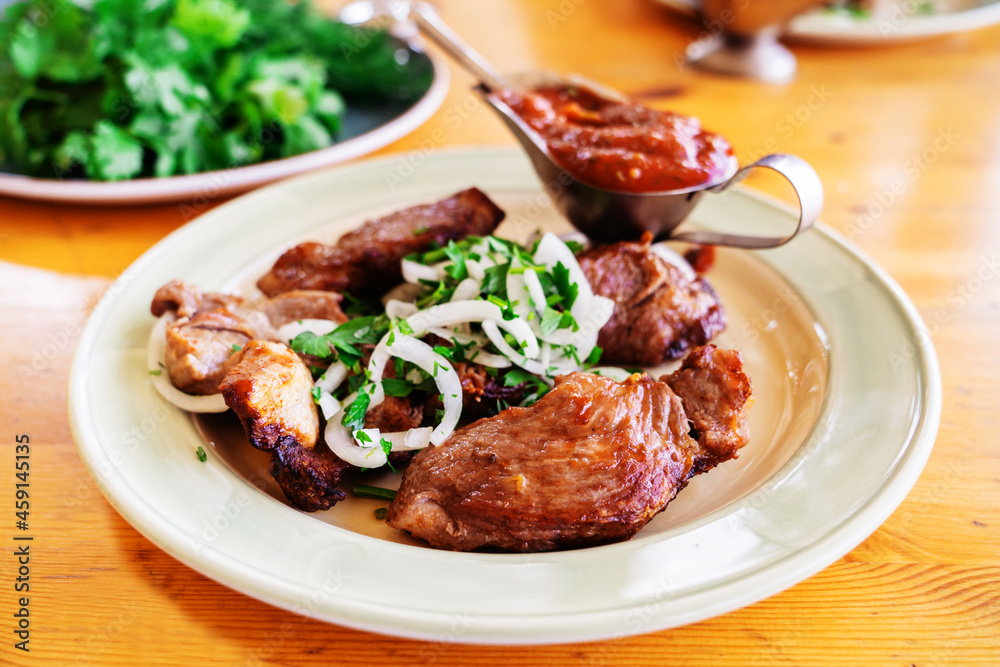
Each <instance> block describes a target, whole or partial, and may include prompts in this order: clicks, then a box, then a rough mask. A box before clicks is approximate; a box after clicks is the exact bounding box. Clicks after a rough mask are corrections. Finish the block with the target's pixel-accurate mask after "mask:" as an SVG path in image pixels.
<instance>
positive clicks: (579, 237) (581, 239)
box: [559, 232, 590, 248]
mask: <svg viewBox="0 0 1000 667" xmlns="http://www.w3.org/2000/svg"><path fill="white" fill-rule="evenodd" d="M559 240H560V241H562V242H563V243H569V242H570V241H575V242H577V243H579V244H580V245H581V246H583V247H584V248H589V247H590V239H589V238H587V235H586V234H584V233H583V232H565V233H563V234H560V235H559Z"/></svg>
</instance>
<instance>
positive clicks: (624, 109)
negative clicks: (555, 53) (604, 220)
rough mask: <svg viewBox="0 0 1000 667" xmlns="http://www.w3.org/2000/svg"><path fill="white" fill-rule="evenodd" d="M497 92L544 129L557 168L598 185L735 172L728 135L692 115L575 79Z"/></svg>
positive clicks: (719, 177)
mask: <svg viewBox="0 0 1000 667" xmlns="http://www.w3.org/2000/svg"><path fill="white" fill-rule="evenodd" d="M499 97H500V99H501V100H502V101H503V102H504V103H506V104H507V105H508V106H509V107H510V108H511V109H513V110H514V112H515V113H517V115H518V116H520V117H521V118H523V119H524V120H525V122H527V123H528V125H530V126H531V127H532V128H533V129H534V130H535V131H536V132H538V133H539V134H540V135H541V136H542V138H543V139H544V140H545V142H546V143H547V144H548V147H549V152H550V153H551V155H552V157H553V159H554V160H555V161H556V163H557V164H558V165H559V166H560V167H562V168H563V169H565V170H566V171H567V172H569V173H570V174H572V175H573V176H575V177H576V178H578V179H580V180H581V181H583V182H585V183H587V184H589V185H592V186H595V187H598V188H602V189H605V190H617V191H624V192H665V191H669V190H680V189H684V188H689V187H694V186H698V185H706V184H709V183H716V182H721V181H723V180H725V179H726V178H728V177H729V176H731V175H732V174H733V173H734V172H735V171H736V167H737V163H736V157H735V156H734V155H733V149H732V147H731V146H730V145H729V142H727V141H726V140H725V139H723V138H722V137H720V136H719V135H717V134H714V133H712V132H706V131H705V130H703V129H701V123H700V122H699V121H698V119H697V118H691V117H689V116H682V115H681V114H677V113H673V112H670V111H657V110H655V109H650V108H648V107H644V106H642V105H641V104H632V103H621V102H616V101H612V100H607V99H605V98H602V97H599V96H598V95H596V94H595V93H593V92H591V91H589V90H587V89H585V88H581V87H577V86H564V87H558V88H539V89H537V90H534V91H530V92H524V91H514V90H505V91H503V92H501V93H500V94H499Z"/></svg>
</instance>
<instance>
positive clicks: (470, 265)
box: [465, 259, 486, 283]
mask: <svg viewBox="0 0 1000 667" xmlns="http://www.w3.org/2000/svg"><path fill="white" fill-rule="evenodd" d="M465 270H466V271H468V272H469V277H470V278H472V279H473V280H475V281H476V282H477V283H482V282H483V278H485V277H486V269H484V268H483V265H482V264H480V263H479V262H478V261H477V260H474V259H467V260H465Z"/></svg>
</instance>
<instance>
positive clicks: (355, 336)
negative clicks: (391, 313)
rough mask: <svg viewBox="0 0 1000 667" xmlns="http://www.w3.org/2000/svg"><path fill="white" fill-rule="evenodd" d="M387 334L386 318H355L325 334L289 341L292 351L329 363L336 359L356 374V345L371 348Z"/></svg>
mask: <svg viewBox="0 0 1000 667" xmlns="http://www.w3.org/2000/svg"><path fill="white" fill-rule="evenodd" d="M388 331H389V318H387V317H386V316H385V315H369V316H367V317H355V318H354V319H353V320H348V321H347V322H344V323H343V324H341V325H340V326H339V327H337V328H336V329H334V330H333V331H331V332H330V333H328V334H324V335H322V336H317V335H316V334H314V333H312V332H311V331H304V332H302V333H300V334H299V335H298V336H296V337H295V338H294V339H292V342H291V347H292V350H294V351H295V352H298V353H299V354H310V355H313V356H315V357H320V358H322V359H329V360H331V361H333V360H337V359H339V360H340V361H342V362H344V364H345V365H347V366H348V367H350V368H354V369H355V371H356V372H359V369H358V367H359V364H360V361H361V350H360V349H359V348H358V346H359V345H374V344H375V343H377V342H378V341H379V340H380V339H381V338H382V336H384V335H385V334H386V332H388Z"/></svg>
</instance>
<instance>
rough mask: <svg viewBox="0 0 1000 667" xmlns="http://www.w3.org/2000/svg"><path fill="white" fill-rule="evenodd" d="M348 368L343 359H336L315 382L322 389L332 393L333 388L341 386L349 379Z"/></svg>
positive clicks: (315, 385)
mask: <svg viewBox="0 0 1000 667" xmlns="http://www.w3.org/2000/svg"><path fill="white" fill-rule="evenodd" d="M347 372H348V368H347V366H346V365H345V364H344V362H343V361H335V362H333V363H332V364H330V367H329V368H327V369H326V370H325V371H323V374H322V375H320V376H319V379H318V380H316V382H315V383H314V384H313V386H314V387H316V388H318V389H319V390H320V391H325V392H327V393H328V394H332V393H333V390H334V389H336V388H337V387H339V386H340V383H342V382H343V381H344V380H346V379H347Z"/></svg>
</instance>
